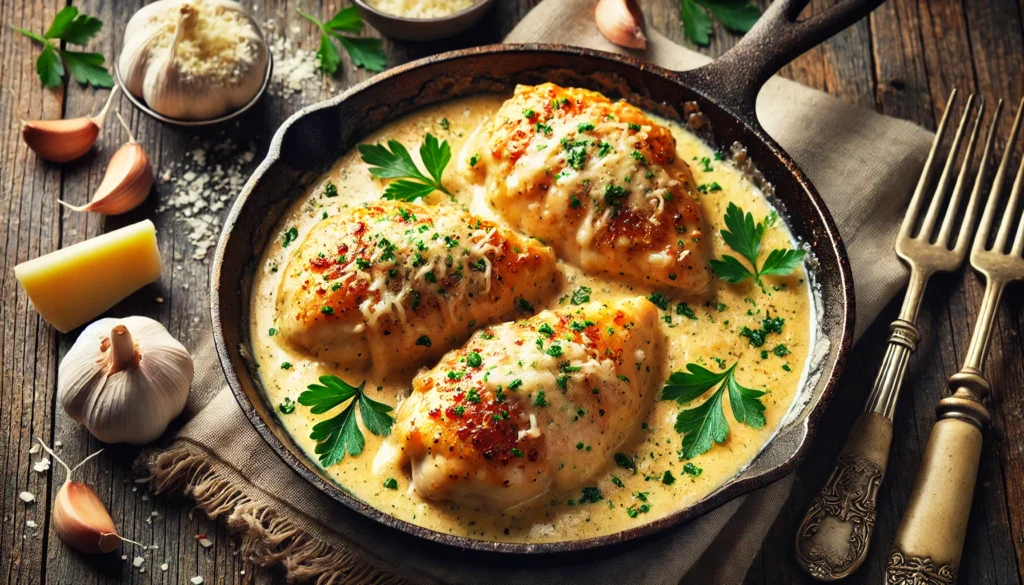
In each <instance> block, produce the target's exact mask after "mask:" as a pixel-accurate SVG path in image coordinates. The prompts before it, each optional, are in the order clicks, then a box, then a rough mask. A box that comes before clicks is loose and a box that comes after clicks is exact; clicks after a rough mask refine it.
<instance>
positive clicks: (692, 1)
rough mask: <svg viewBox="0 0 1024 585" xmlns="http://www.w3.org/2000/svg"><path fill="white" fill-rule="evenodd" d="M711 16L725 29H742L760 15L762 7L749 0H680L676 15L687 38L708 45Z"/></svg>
mask: <svg viewBox="0 0 1024 585" xmlns="http://www.w3.org/2000/svg"><path fill="white" fill-rule="evenodd" d="M712 16H714V17H715V19H716V20H718V22H720V23H721V24H722V26H723V27H725V28H726V29H727V30H730V31H732V32H737V33H745V32H747V31H749V30H750V29H751V27H753V26H754V23H755V22H757V19H758V18H760V17H761V11H760V10H758V8H757V6H754V5H753V4H751V3H750V2H749V0H680V4H679V18H680V19H681V20H682V21H683V32H684V33H686V38H688V39H690V41H692V42H694V43H696V44H698V45H702V46H707V45H708V44H709V42H710V40H711V39H710V37H711V31H712V21H711V17H712Z"/></svg>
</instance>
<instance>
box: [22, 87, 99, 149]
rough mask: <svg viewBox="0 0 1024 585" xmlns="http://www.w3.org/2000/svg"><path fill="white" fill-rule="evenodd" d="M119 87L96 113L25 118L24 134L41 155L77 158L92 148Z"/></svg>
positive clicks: (26, 141) (31, 146)
mask: <svg viewBox="0 0 1024 585" xmlns="http://www.w3.org/2000/svg"><path fill="white" fill-rule="evenodd" d="M117 91H118V87H117V86H116V85H115V86H114V89H113V90H112V91H111V92H110V96H108V97H107V103H106V105H104V106H103V109H102V110H100V113H99V114H96V115H95V116H91V117H89V116H86V117H82V118H70V119H67V120H28V121H25V122H22V125H21V137H22V139H23V140H24V141H25V144H27V145H28V147H29V148H31V149H32V150H33V152H35V153H36V154H37V155H39V158H42V159H44V160H48V161H50V162H58V163H64V162H68V161H72V160H75V159H76V158H78V157H80V156H82V155H84V154H85V153H87V152H89V150H90V149H92V147H93V145H94V144H96V138H97V137H99V135H100V129H102V128H103V122H104V121H105V120H106V119H107V111H108V110H109V109H110V103H111V101H113V99H114V96H115V95H117Z"/></svg>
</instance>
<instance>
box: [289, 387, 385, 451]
mask: <svg viewBox="0 0 1024 585" xmlns="http://www.w3.org/2000/svg"><path fill="white" fill-rule="evenodd" d="M319 381H320V383H319V384H310V385H309V386H307V387H306V388H307V390H306V391H305V392H303V393H302V394H300V395H299V399H298V403H299V404H301V405H303V406H308V407H310V409H309V411H310V412H311V413H312V414H323V413H325V412H327V411H329V410H332V409H334V408H336V407H338V406H341V405H342V404H345V403H346V402H347V403H348V404H346V405H345V406H344V407H343V408H342V410H341V412H340V413H339V414H337V415H335V416H334V417H332V418H329V419H327V420H325V421H321V422H318V423H317V424H315V425H313V430H312V432H311V433H310V434H309V438H311V439H313V440H315V441H316V442H317V445H316V448H315V449H314V452H315V453H316V454H317V455H319V456H320V457H319V459H320V464H321V465H323V466H324V467H329V466H331V465H334V464H336V463H338V462H340V461H342V460H343V459H344V458H345V454H346V453H347V454H349V455H351V456H353V457H355V456H356V455H359V454H360V453H362V452H363V446H364V445H365V444H366V441H365V439H364V438H363V433H362V431H361V430H359V423H358V422H356V415H355V411H356V403H357V402H358V403H359V414H360V415H361V416H362V419H363V424H364V425H365V426H366V429H367V430H368V431H370V432H371V433H373V434H375V435H378V436H382V437H384V436H387V435H389V434H391V426H392V425H393V424H394V422H395V419H394V417H392V416H391V415H390V414H389V413H390V412H391V407H390V406H388V405H386V404H384V403H382V402H377V401H376V400H372V399H370V398H369V397H368V396H366V394H364V393H363V388H364V387H365V386H366V382H365V381H364V382H363V383H362V384H360V385H359V387H355V386H353V385H351V384H349V383H348V382H346V381H344V380H342V379H341V378H339V377H337V376H320V378H319ZM353 397H357V398H356V399H355V400H352V398H353Z"/></svg>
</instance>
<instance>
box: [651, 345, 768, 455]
mask: <svg viewBox="0 0 1024 585" xmlns="http://www.w3.org/2000/svg"><path fill="white" fill-rule="evenodd" d="M686 369H687V371H686V372H674V373H673V374H672V375H671V376H669V379H668V382H667V383H666V384H665V387H664V388H662V390H661V398H662V400H675V401H676V402H678V403H679V404H687V403H689V402H692V401H693V400H696V399H697V398H699V397H700V396H701V395H702V394H704V393H705V392H707V391H708V390H711V389H712V388H714V387H715V386H718V390H716V391H715V392H714V393H713V394H712V395H711V396H710V397H709V398H708V399H707V400H705V401H704V402H703V403H701V404H700V405H699V406H697V407H695V408H691V409H688V410H683V411H681V412H680V413H679V414H678V415H677V416H676V424H675V429H676V431H677V432H679V433H682V434H683V451H682V455H683V457H684V458H686V459H692V458H693V457H696V456H697V455H700V454H701V453H706V452H707V451H709V450H710V449H711V447H712V446H713V445H714V444H715V443H721V442H723V441H725V439H726V437H728V436H729V422H728V421H727V420H726V418H725V413H724V407H723V404H722V397H723V396H724V394H725V391H726V389H728V391H729V404H730V405H731V406H732V414H733V417H734V418H735V419H736V421H737V422H740V423H743V424H746V425H747V426H750V427H753V428H755V429H759V428H761V427H762V426H764V423H765V417H764V409H765V407H764V405H763V404H762V403H761V396H764V394H765V393H764V392H763V391H761V390H752V389H750V388H744V387H743V386H741V385H740V384H739V382H737V381H736V377H735V372H736V364H735V363H734V364H733V365H732V366H731V367H730V368H729V369H728V370H726V371H724V372H721V373H715V372H712V371H710V370H707V369H705V368H703V367H701V366H699V365H697V364H693V363H691V364H687V366H686Z"/></svg>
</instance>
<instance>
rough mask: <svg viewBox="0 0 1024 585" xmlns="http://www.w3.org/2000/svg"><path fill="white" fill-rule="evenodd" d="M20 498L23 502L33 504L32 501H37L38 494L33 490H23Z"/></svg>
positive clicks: (19, 495)
mask: <svg viewBox="0 0 1024 585" xmlns="http://www.w3.org/2000/svg"><path fill="white" fill-rule="evenodd" d="M18 498H19V499H20V500H21V501H22V502H25V503H26V504H31V503H32V502H34V501H36V496H35V494H33V493H32V492H21V493H20V494H18Z"/></svg>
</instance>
